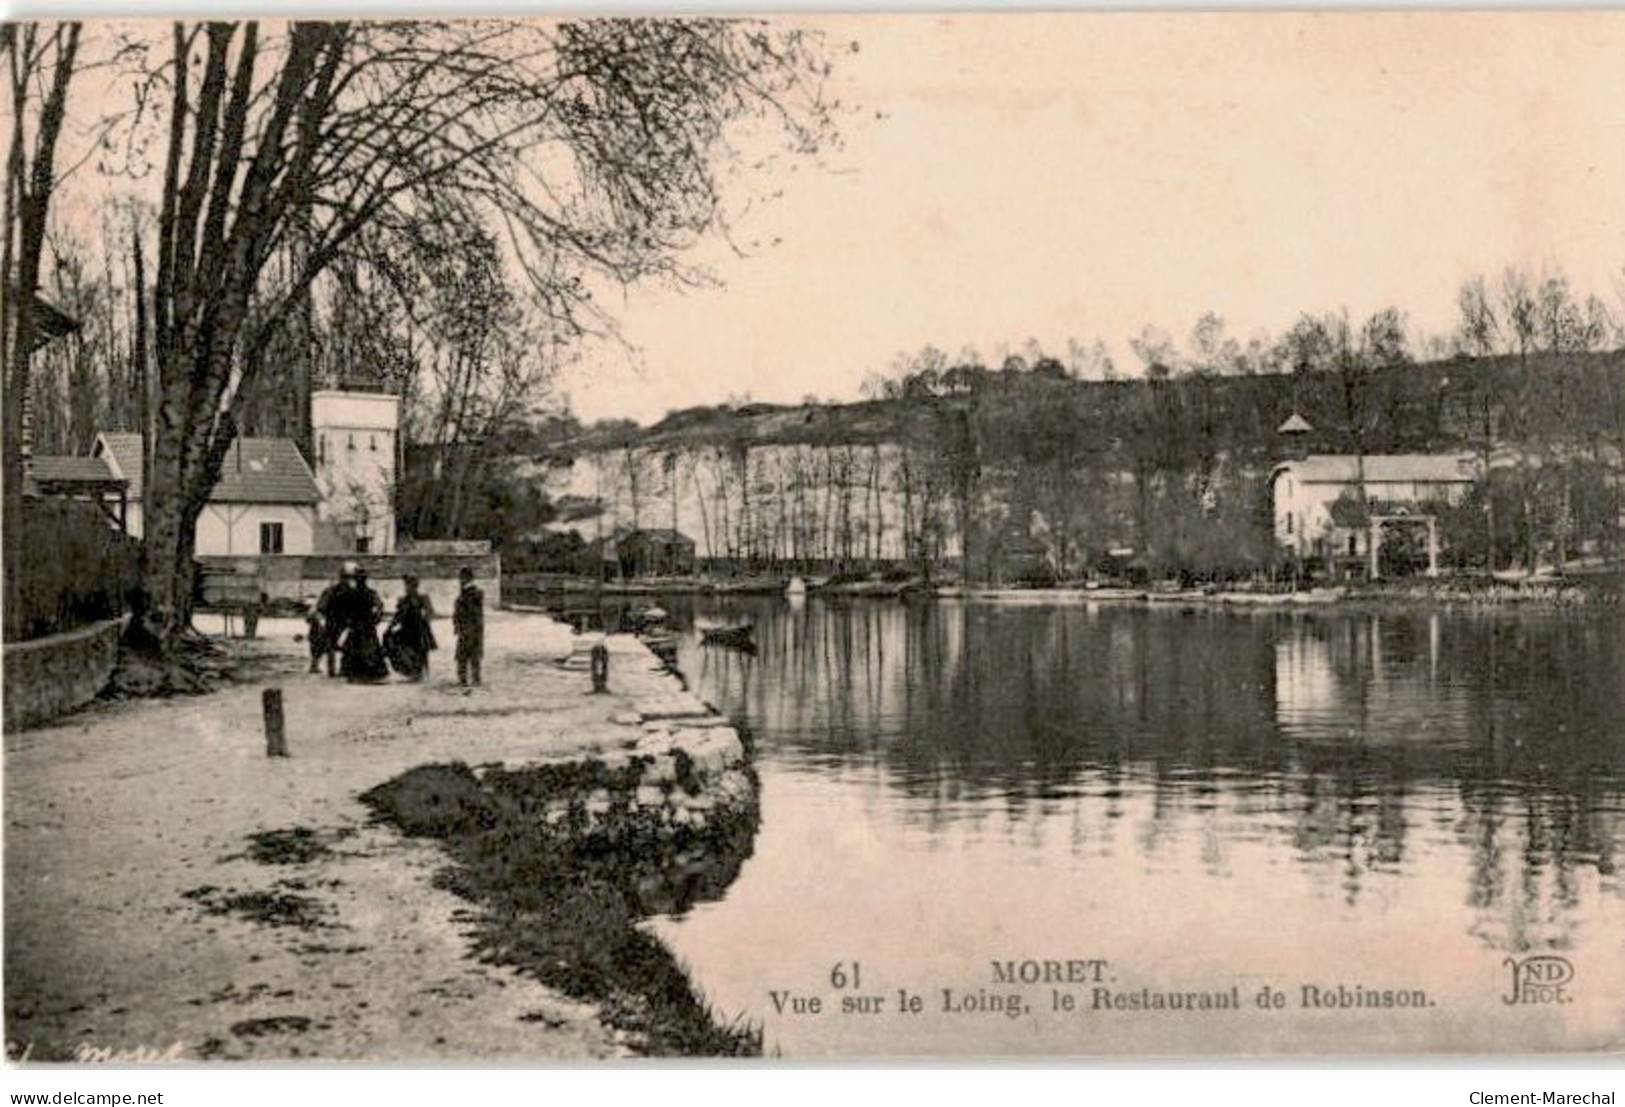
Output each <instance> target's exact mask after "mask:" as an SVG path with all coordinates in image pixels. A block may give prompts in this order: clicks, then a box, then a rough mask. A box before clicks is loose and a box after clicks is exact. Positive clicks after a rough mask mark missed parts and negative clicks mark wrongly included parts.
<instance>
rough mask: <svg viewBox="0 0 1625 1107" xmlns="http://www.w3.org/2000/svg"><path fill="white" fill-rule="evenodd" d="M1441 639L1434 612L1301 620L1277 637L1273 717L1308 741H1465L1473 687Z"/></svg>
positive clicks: (1440, 623) (1439, 618)
mask: <svg viewBox="0 0 1625 1107" xmlns="http://www.w3.org/2000/svg"><path fill="white" fill-rule="evenodd" d="M1444 645H1445V643H1444V632H1443V617H1442V616H1441V615H1439V614H1438V613H1434V614H1431V615H1429V616H1428V617H1427V618H1426V619H1425V620H1413V619H1404V620H1396V619H1385V618H1382V617H1380V616H1377V615H1371V616H1367V617H1353V618H1347V617H1339V618H1336V619H1330V620H1324V619H1315V618H1310V619H1305V620H1302V621H1300V622H1298V623H1297V624H1296V625H1295V626H1293V627H1292V628H1291V629H1289V630H1286V631H1285V632H1284V633H1283V634H1282V635H1281V636H1280V637H1279V638H1278V639H1277V640H1276V643H1275V717H1276V722H1277V724H1278V725H1279V726H1280V728H1281V731H1282V733H1284V734H1287V735H1289V736H1291V737H1293V738H1299V739H1304V740H1307V741H1316V740H1322V739H1332V740H1346V739H1349V738H1351V737H1352V738H1359V739H1361V740H1362V741H1364V740H1370V741H1375V742H1380V743H1383V744H1387V745H1393V744H1403V743H1411V742H1423V743H1437V744H1442V745H1447V746H1448V745H1461V744H1467V743H1469V742H1471V740H1472V719H1473V712H1472V705H1471V690H1470V688H1469V687H1468V686H1467V685H1466V684H1465V683H1464V682H1462V681H1459V680H1457V679H1455V678H1454V677H1453V675H1452V672H1451V669H1450V666H1449V664H1448V659H1447V657H1446V656H1445V653H1444Z"/></svg>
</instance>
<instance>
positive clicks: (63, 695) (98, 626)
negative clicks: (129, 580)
mask: <svg viewBox="0 0 1625 1107" xmlns="http://www.w3.org/2000/svg"><path fill="white" fill-rule="evenodd" d="M123 625H124V623H123V620H121V619H108V620H105V621H103V622H100V623H93V624H91V625H90V626H88V627H81V628H80V629H78V630H70V631H67V632H66V633H63V634H53V635H51V636H50V637H49V638H35V639H32V640H31V641H27V642H9V643H7V644H6V649H5V683H4V694H5V703H6V709H5V720H6V729H7V730H8V731H11V730H19V729H22V728H24V727H30V726H38V725H39V724H40V723H43V722H47V721H49V720H51V719H54V718H56V717H57V716H59V715H66V714H67V713H68V712H70V711H73V710H76V709H77V708H80V707H83V706H84V705H85V704H87V703H89V702H90V701H91V700H93V699H95V698H96V694H97V693H98V692H100V691H101V690H102V688H104V687H105V686H106V684H107V678H108V677H109V676H111V675H112V672H113V666H114V664H116V663H117V661H118V639H119V632H120V630H121V628H122V627H123Z"/></svg>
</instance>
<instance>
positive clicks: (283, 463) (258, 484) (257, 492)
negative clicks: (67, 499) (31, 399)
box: [91, 431, 322, 556]
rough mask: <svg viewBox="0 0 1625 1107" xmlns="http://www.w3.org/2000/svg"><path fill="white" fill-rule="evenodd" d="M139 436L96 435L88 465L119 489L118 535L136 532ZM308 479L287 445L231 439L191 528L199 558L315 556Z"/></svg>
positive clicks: (139, 520) (315, 500)
mask: <svg viewBox="0 0 1625 1107" xmlns="http://www.w3.org/2000/svg"><path fill="white" fill-rule="evenodd" d="M141 445H142V444H141V436H140V435H139V434H133V433H118V432H111V431H104V432H103V433H101V434H98V435H97V436H96V443H95V445H94V446H93V447H92V450H91V457H92V458H95V459H100V460H101V461H102V462H103V463H104V464H105V465H106V466H107V469H108V471H109V473H110V475H111V476H112V477H113V478H115V479H117V480H122V481H123V482H124V483H125V488H126V492H125V498H126V502H127V508H126V522H125V529H126V530H127V531H128V532H129V533H130V534H132V535H134V536H136V537H140V535H141V533H142V530H143V527H144V507H145V504H144V496H145V493H146V489H145V487H144V482H143V479H142V449H141ZM321 500H322V496H321V491H320V489H318V488H317V486H316V478H315V476H314V475H313V474H312V473H311V471H310V466H309V465H308V464H306V463H305V459H304V456H303V455H302V454H300V452H299V447H298V446H297V445H296V444H295V443H294V441H293V439H291V438H239V439H237V440H236V441H235V442H233V443H232V445H231V449H230V450H229V451H227V453H226V458H225V461H224V462H223V463H222V464H221V466H220V480H219V482H218V483H217V484H216V485H215V486H214V491H212V492H211V493H210V494H209V500H208V503H207V504H205V505H204V508H203V512H202V514H201V515H199V516H198V521H197V547H196V550H197V553H198V555H199V556H210V555H222V554H224V555H230V554H308V553H313V552H315V548H316V518H317V509H318V508H319V506H320V504H321Z"/></svg>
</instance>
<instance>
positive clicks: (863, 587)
mask: <svg viewBox="0 0 1625 1107" xmlns="http://www.w3.org/2000/svg"><path fill="white" fill-rule="evenodd" d="M508 588H509V591H510V592H511V593H512V594H513V597H514V599H513V600H512V602H509V601H505V603H507V606H508V607H509V608H510V609H511V610H519V611H534V612H541V611H545V610H547V608H546V607H545V606H541V605H539V604H538V602H535V601H540V602H541V604H545V602H546V601H547V600H548V599H549V598H550V597H551V598H554V599H555V601H556V602H562V601H568V600H580V599H582V598H583V597H597V596H603V597H605V598H610V599H625V598H628V597H652V596H662V595H665V596H688V595H692V596H711V595H716V596H730V595H731V596H784V595H785V582H784V581H783V580H765V579H750V580H742V581H713V580H706V579H701V578H672V579H664V580H662V579H651V580H645V581H620V582H609V583H605V584H604V585H603V586H602V588H598V587H596V586H595V585H594V584H593V583H592V582H591V581H589V580H584V579H583V580H567V581H554V582H550V583H548V584H545V585H544V584H538V583H536V582H533V581H527V580H525V579H524V578H523V577H516V578H514V579H513V580H512V581H511V582H510V583H509V584H508ZM806 595H807V597H809V598H820V597H821V598H826V599H842V600H848V599H864V598H867V599H885V600H902V601H909V602H918V601H924V600H958V601H964V602H975V603H1009V604H1023V603H1025V604H1075V603H1114V604H1138V605H1143V606H1160V605H1201V606H1208V607H1234V608H1263V609H1276V608H1286V609H1301V608H1331V609H1338V610H1341V609H1360V608H1370V607H1381V606H1389V605H1394V604H1405V605H1415V604H1427V605H1430V606H1439V607H1446V608H1504V607H1514V608H1521V609H1552V610H1559V609H1561V610H1571V609H1577V608H1578V609H1585V610H1614V609H1618V608H1619V607H1621V606H1625V572H1622V573H1615V574H1591V575H1587V576H1580V577H1571V578H1566V579H1552V578H1536V579H1535V580H1533V581H1520V580H1514V581H1506V580H1496V581H1493V582H1490V581H1484V580H1479V579H1476V578H1465V577H1438V578H1433V579H1428V578H1405V579H1400V580H1393V581H1378V582H1376V583H1374V584H1367V583H1356V584H1351V585H1337V586H1331V587H1325V586H1320V587H1313V588H1306V589H1300V590H1297V591H1291V592H1285V591H1258V590H1252V589H1245V588H1237V589H1227V588H1222V587H1219V586H1214V585H1208V586H1204V587H1198V588H1187V589H1173V590H1159V589H1155V588H1143V587H1112V586H1100V587H1092V588H1091V587H1073V586H1064V585H1058V586H1054V587H1003V586H997V585H982V584H971V585H966V584H936V585H925V584H923V583H922V582H920V581H917V580H916V581H903V582H893V581H850V582H841V583H832V584H824V585H818V586H810V587H809V589H808V591H807V593H806ZM521 597H522V598H521Z"/></svg>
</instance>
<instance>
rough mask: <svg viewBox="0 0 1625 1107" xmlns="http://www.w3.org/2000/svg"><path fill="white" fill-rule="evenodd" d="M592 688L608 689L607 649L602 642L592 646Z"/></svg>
mask: <svg viewBox="0 0 1625 1107" xmlns="http://www.w3.org/2000/svg"><path fill="white" fill-rule="evenodd" d="M592 690H593V693H594V694H598V693H602V692H607V691H609V649H608V647H606V646H605V645H604V644H603V643H602V642H600V643H598V645H596V646H594V647H593V648H592Z"/></svg>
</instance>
